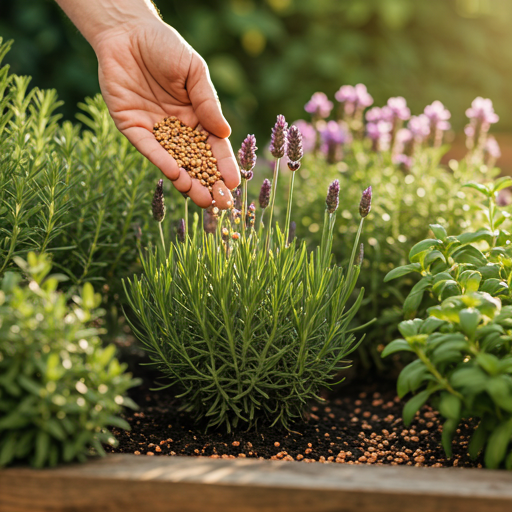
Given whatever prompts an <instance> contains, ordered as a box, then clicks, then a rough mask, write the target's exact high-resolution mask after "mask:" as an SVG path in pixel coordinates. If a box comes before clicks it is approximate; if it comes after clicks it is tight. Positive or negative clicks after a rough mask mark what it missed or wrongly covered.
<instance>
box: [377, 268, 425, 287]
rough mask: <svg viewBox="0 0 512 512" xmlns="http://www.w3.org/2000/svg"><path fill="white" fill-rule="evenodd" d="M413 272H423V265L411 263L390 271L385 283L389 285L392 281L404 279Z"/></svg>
mask: <svg viewBox="0 0 512 512" xmlns="http://www.w3.org/2000/svg"><path fill="white" fill-rule="evenodd" d="M411 272H421V265H420V264H419V263H411V264H409V265H403V266H402V267H397V268H394V269H393V270H391V271H389V272H388V273H387V274H386V277H385V278H384V282H385V283H387V282H388V281H391V280H392V279H396V278H397V277H402V276H405V275H407V274H410V273H411Z"/></svg>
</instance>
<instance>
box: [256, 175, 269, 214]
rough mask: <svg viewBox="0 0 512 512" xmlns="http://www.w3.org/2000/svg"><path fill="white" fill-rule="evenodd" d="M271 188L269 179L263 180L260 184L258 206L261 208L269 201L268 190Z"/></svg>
mask: <svg viewBox="0 0 512 512" xmlns="http://www.w3.org/2000/svg"><path fill="white" fill-rule="evenodd" d="M271 189H272V185H271V183H270V180H267V179H265V180H263V184H262V185H261V189H260V197H259V200H260V208H261V209H262V210H264V209H265V208H266V207H267V206H268V204H269V202H270V191H271Z"/></svg>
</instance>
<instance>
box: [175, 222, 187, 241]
mask: <svg viewBox="0 0 512 512" xmlns="http://www.w3.org/2000/svg"><path fill="white" fill-rule="evenodd" d="M176 236H177V238H178V242H181V243H184V242H185V219H181V220H180V222H179V224H178V229H177V230H176Z"/></svg>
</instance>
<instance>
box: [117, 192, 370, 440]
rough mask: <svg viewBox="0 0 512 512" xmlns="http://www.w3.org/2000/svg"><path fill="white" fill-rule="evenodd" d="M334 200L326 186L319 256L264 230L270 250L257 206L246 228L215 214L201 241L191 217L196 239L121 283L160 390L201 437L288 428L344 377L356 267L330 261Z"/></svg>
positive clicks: (352, 342) (155, 256) (150, 257)
mask: <svg viewBox="0 0 512 512" xmlns="http://www.w3.org/2000/svg"><path fill="white" fill-rule="evenodd" d="M336 190H337V191H338V192H339V189H336V186H335V185H331V187H330V188H329V195H328V200H327V203H326V226H327V227H326V229H325V230H324V237H323V239H322V243H321V244H320V246H319V247H317V248H316V250H314V251H311V252H308V250H307V248H306V244H305V242H301V241H299V240H297V239H293V240H291V242H290V243H289V244H288V243H287V239H286V237H285V234H284V233H283V232H282V231H281V230H280V229H279V227H278V226H277V225H275V226H267V228H268V230H269V231H271V233H270V236H269V239H270V245H269V246H268V248H267V243H268V242H267V240H268V238H267V236H268V234H267V233H262V230H261V229H259V230H255V229H254V227H253V226H254V225H255V218H254V216H255V215H256V213H255V207H254V205H251V206H250V207H249V211H248V214H247V216H246V217H242V218H241V216H240V212H239V211H237V210H232V211H229V212H225V213H223V214H220V215H219V212H218V211H216V209H215V208H214V209H213V210H212V211H211V212H207V215H206V217H205V230H206V231H208V233H206V232H205V231H203V230H201V229H200V228H199V219H198V217H197V216H196V221H195V223H194V227H193V230H192V234H191V236H186V237H183V236H181V237H180V238H181V240H183V242H181V241H176V242H173V241H170V243H169V244H168V247H169V250H168V252H167V253H165V254H164V253H163V252H162V251H161V248H160V246H158V247H156V248H153V247H149V248H148V250H146V251H144V252H142V254H141V260H142V264H143V267H144V272H143V274H142V275H141V276H134V277H133V278H132V279H127V280H125V282H124V284H125V289H126V292H127V295H128V298H129V302H130V305H131V307H132V309H133V312H134V313H135V315H136V317H137V319H138V321H139V322H138V323H136V324H134V325H133V329H134V332H135V333H136V334H137V336H138V337H139V339H140V340H141V341H142V342H143V344H144V346H145V348H146V350H147V351H148V353H149V355H150V357H151V359H152V361H153V364H154V365H155V366H156V367H157V368H158V369H159V370H160V371H161V372H162V374H163V375H164V376H165V378H166V382H164V383H162V388H168V387H171V386H172V387H173V389H172V390H173V392H176V393H177V396H178V397H180V398H181V400H182V408H183V410H185V411H188V412H190V413H191V414H192V415H193V416H194V417H195V418H196V419H197V420H201V419H205V420H206V421H205V423H206V426H207V428H208V427H220V426H222V427H224V428H225V429H227V430H228V431H230V430H231V429H232V428H236V427H240V426H244V427H247V428H250V427H253V426H255V425H257V424H258V423H262V422H265V423H267V422H268V423H271V424H281V425H283V426H285V427H287V428H289V427H290V426H291V425H292V422H293V421H294V420H295V419H297V418H300V417H301V415H302V413H303V410H304V408H305V406H306V404H307V402H308V400H309V399H314V398H317V399H318V392H319V390H320V388H321V387H329V386H331V385H332V384H333V379H332V377H333V376H334V375H336V374H337V373H338V372H339V371H340V370H342V369H343V368H346V367H347V365H348V361H347V356H348V355H349V354H350V353H351V352H352V351H353V350H354V349H355V348H356V346H357V342H356V339H355V335H354V333H353V332H352V331H351V328H350V324H351V321H352V319H353V318H354V316H355V315H356V313H357V311H358V309H359V307H360V305H361V301H362V300H363V290H361V291H360V292H359V293H358V294H357V296H356V298H355V300H354V301H353V303H352V304H351V305H349V302H350V301H351V296H352V292H353V291H354V288H355V286H356V281H357V278H358V275H359V271H360V262H359V263H358V264H354V261H353V260H352V261H351V264H350V268H349V269H348V272H344V271H343V270H342V268H340V267H339V266H337V265H335V264H333V263H332V256H331V248H332V247H331V244H332V231H333V228H334V223H335V218H336V209H337V204H338V197H337V192H336ZM268 191H269V187H268V186H266V187H265V190H264V194H263V196H264V197H263V201H262V202H263V205H265V207H266V205H267V204H268ZM333 194H335V195H336V197H333ZM365 197H366V199H365V200H367V199H368V194H366V196H365ZM365 204H366V203H365ZM354 206H355V205H354ZM367 207H368V208H369V204H367ZM270 208H272V206H270ZM251 212H253V213H252V216H251ZM262 214H263V212H261V213H260V215H262ZM271 216H272V210H271V211H270V217H271ZM207 221H208V222H207ZM363 221H364V217H362V218H361V225H362V222H363ZM240 223H243V224H245V229H240V231H241V234H240V233H239V232H238V231H235V230H237V229H239V225H240ZM359 234H360V233H358V235H357V237H356V240H355V245H354V246H355V247H359V244H358V239H359Z"/></svg>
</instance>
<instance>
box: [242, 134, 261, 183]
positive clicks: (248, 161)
mask: <svg viewBox="0 0 512 512" xmlns="http://www.w3.org/2000/svg"><path fill="white" fill-rule="evenodd" d="M257 149H258V148H257V147H256V137H255V136H254V135H247V137H246V138H245V140H244V141H243V142H242V146H241V147H240V149H239V150H238V161H239V162H240V169H241V170H240V174H241V175H242V178H243V179H245V180H250V179H252V176H253V172H252V170H253V169H254V166H255V165H256V150H257Z"/></svg>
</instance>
